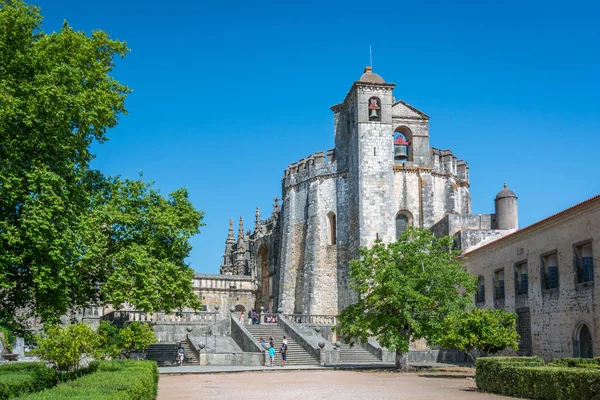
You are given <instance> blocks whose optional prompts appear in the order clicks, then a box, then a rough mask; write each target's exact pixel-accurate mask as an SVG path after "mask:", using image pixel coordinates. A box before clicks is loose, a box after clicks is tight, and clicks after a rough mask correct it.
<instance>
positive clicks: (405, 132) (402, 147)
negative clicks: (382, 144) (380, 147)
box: [394, 126, 413, 162]
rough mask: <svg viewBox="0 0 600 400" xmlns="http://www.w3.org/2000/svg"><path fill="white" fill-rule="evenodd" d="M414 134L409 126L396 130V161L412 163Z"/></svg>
mask: <svg viewBox="0 0 600 400" xmlns="http://www.w3.org/2000/svg"><path fill="white" fill-rule="evenodd" d="M411 141H412V132H411V130H410V129H409V128H408V127H407V126H399V127H397V128H396V129H395V130H394V161H395V162H406V161H412V160H413V157H412V146H411Z"/></svg>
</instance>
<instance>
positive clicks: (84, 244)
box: [0, 0, 203, 329]
mask: <svg viewBox="0 0 600 400" xmlns="http://www.w3.org/2000/svg"><path fill="white" fill-rule="evenodd" d="M41 22H42V16H41V14H40V10H39V8H37V7H33V6H29V5H27V4H25V3H24V2H23V1H22V0H0V304H2V307H0V322H2V323H4V324H5V325H7V326H8V327H10V328H14V329H16V328H17V325H19V324H21V325H22V324H23V321H25V320H26V318H28V317H30V316H37V317H40V318H41V319H42V321H44V322H50V323H52V322H57V321H58V318H59V317H60V316H61V315H63V314H65V313H66V312H67V311H68V310H70V309H73V308H78V307H86V306H88V305H89V304H98V303H100V304H106V303H111V304H113V305H115V306H117V307H118V306H120V305H121V304H123V303H129V304H130V305H132V306H134V307H135V308H136V309H138V310H143V311H148V312H152V311H157V310H164V311H166V312H169V311H171V310H180V309H182V308H184V307H192V308H198V307H199V305H200V304H199V301H198V299H197V298H196V297H195V296H194V295H193V291H192V275H193V271H192V269H191V268H190V267H189V266H188V265H186V264H185V262H184V260H185V258H186V257H187V255H188V254H189V251H190V244H189V242H188V239H189V238H190V237H191V236H192V235H194V234H197V233H198V230H199V227H200V226H201V225H202V223H201V221H202V217H203V214H202V212H201V211H197V210H195V209H194V208H193V206H192V205H191V203H190V201H189V198H188V193H187V191H186V190H185V189H179V190H176V191H174V192H173V193H171V194H170V195H169V197H168V198H165V197H162V196H161V195H160V193H159V192H158V191H157V190H155V189H153V188H152V184H148V183H143V182H142V181H141V180H140V181H129V180H121V179H119V178H105V177H104V176H103V175H102V174H101V173H99V172H98V171H93V170H90V169H89V163H90V161H91V160H92V158H93V155H92V154H91V152H90V146H91V144H92V143H93V142H94V141H96V142H99V143H102V142H104V141H106V140H107V137H106V132H107V130H108V129H109V128H112V127H114V126H115V125H116V124H117V119H118V116H119V115H120V114H125V113H126V109H125V105H124V102H125V98H126V96H127V94H128V93H129V92H130V89H129V88H128V87H126V86H124V85H121V84H120V83H119V82H117V81H116V80H115V79H114V78H112V76H111V75H110V74H111V72H112V69H113V67H114V59H115V58H116V57H119V56H120V57H124V56H125V54H126V53H127V51H128V48H127V46H126V45H125V43H124V42H121V41H118V40H112V39H110V37H109V36H108V35H107V34H106V33H105V32H102V31H93V32H92V34H91V36H88V35H86V34H85V33H84V32H80V31H75V30H73V28H71V27H70V26H69V25H68V24H67V23H66V22H65V24H64V26H63V28H62V29H61V30H60V32H55V33H52V34H46V33H44V32H43V31H42V30H41Z"/></svg>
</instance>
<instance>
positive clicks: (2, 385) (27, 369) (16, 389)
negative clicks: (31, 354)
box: [0, 362, 59, 400]
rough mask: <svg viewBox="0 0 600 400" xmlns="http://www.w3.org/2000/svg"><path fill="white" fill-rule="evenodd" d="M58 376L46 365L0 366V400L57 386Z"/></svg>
mask: <svg viewBox="0 0 600 400" xmlns="http://www.w3.org/2000/svg"><path fill="white" fill-rule="evenodd" d="M58 381H59V378H58V374H57V373H56V371H55V370H54V369H52V368H48V367H46V364H44V363H28V362H19V363H11V364H6V365H2V366H0V400H5V399H10V398H13V397H17V396H19V395H21V394H24V393H28V392H37V391H39V390H44V389H47V388H51V387H53V386H55V385H56V384H57V383H58Z"/></svg>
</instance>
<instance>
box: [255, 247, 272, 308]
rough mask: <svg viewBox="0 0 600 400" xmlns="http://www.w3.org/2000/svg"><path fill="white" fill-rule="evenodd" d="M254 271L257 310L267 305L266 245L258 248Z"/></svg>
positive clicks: (267, 270) (267, 269) (267, 262)
mask: <svg viewBox="0 0 600 400" xmlns="http://www.w3.org/2000/svg"><path fill="white" fill-rule="evenodd" d="M256 269H257V275H258V285H259V287H258V296H257V297H256V306H255V307H256V309H257V310H258V309H259V308H260V307H261V306H263V307H265V308H266V307H267V306H268V304H269V247H268V246H267V245H266V244H263V245H262V246H260V247H259V248H258V253H257V265H256Z"/></svg>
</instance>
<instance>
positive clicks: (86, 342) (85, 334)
mask: <svg viewBox="0 0 600 400" xmlns="http://www.w3.org/2000/svg"><path fill="white" fill-rule="evenodd" d="M37 342H38V347H37V348H36V349H34V353H35V354H37V355H38V356H39V357H40V358H41V359H42V360H46V361H49V362H52V363H54V364H56V366H57V367H58V369H59V370H60V371H78V370H79V366H80V362H81V359H82V357H83V356H84V355H88V356H94V355H95V354H96V351H95V347H94V345H95V344H96V343H97V342H98V340H97V334H96V332H94V331H93V330H92V328H90V327H89V325H86V324H84V323H79V324H72V325H67V326H65V327H61V326H60V325H58V324H57V325H50V326H48V327H47V328H46V330H45V332H44V334H42V335H38V337H37Z"/></svg>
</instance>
